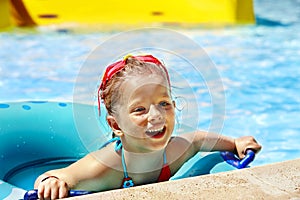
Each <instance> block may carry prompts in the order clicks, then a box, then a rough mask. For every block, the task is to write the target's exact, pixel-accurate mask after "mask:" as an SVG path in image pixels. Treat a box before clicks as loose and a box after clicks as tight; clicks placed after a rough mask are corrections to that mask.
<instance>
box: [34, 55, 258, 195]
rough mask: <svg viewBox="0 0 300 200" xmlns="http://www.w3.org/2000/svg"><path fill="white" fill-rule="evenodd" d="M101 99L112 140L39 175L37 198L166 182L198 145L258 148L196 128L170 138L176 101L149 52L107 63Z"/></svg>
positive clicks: (251, 140) (247, 138) (239, 151)
mask: <svg viewBox="0 0 300 200" xmlns="http://www.w3.org/2000/svg"><path fill="white" fill-rule="evenodd" d="M99 99H101V100H102V101H103V103H104V104H105V106H106V109H107V113H108V114H107V122H108V124H109V126H110V127H111V129H112V131H113V136H114V138H113V140H114V141H113V142H111V143H108V144H107V145H106V146H105V147H103V148H101V149H100V150H98V151H96V152H93V153H90V154H88V155H87V156H85V157H84V158H82V159H80V160H79V161H77V162H76V163H74V164H72V165H70V166H68V167H66V168H63V169H57V170H51V171H48V172H46V173H44V174H42V175H40V176H39V177H38V178H37V180H36V182H35V188H37V189H38V195H39V198H41V199H44V198H47V199H49V198H51V199H56V198H63V197H66V196H67V193H68V190H69V189H78V190H87V191H104V190H110V189H116V188H126V187H131V186H133V185H142V184H147V183H154V182H160V181H166V180H168V179H169V178H170V177H171V176H172V175H173V174H175V173H176V171H177V170H178V169H179V168H180V167H181V166H182V165H183V163H185V162H186V161H187V160H188V159H189V158H191V157H192V156H193V155H195V154H196V153H197V152H198V151H199V150H201V151H232V152H235V153H237V155H238V156H239V157H240V158H243V157H244V156H245V152H246V150H247V149H252V150H254V151H256V152H258V151H259V150H260V149H261V146H260V145H259V144H258V143H257V142H256V141H255V139H254V138H253V137H251V136H245V137H241V138H237V139H232V138H230V137H226V136H223V135H218V134H213V133H206V132H201V131H196V132H193V133H186V134H181V135H180V136H176V137H171V135H172V132H173V129H174V124H175V107H176V105H175V103H174V101H173V100H172V97H171V85H170V79H169V75H168V72H167V70H166V68H165V66H164V65H163V64H162V63H161V62H160V61H159V60H158V59H156V58H155V57H153V56H151V55H145V56H127V57H126V58H125V59H124V60H121V61H119V62H116V63H114V64H112V65H110V66H109V67H107V69H106V71H105V73H104V76H103V79H102V83H101V85H100V88H99ZM99 102H100V100H99Z"/></svg>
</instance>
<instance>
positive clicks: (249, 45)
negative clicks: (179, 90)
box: [0, 0, 300, 165]
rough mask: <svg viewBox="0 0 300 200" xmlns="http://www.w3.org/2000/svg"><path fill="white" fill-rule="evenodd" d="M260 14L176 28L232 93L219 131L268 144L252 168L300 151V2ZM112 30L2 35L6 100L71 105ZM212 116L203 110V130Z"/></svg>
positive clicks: (0, 69) (263, 6) (261, 6)
mask: <svg viewBox="0 0 300 200" xmlns="http://www.w3.org/2000/svg"><path fill="white" fill-rule="evenodd" d="M255 11H256V18H257V24H256V25H247V26H237V27H223V28H211V29H205V28H199V29H192V30H182V29H180V30H178V29H177V30H176V31H178V32H179V33H181V34H184V35H186V36H187V37H189V38H191V39H192V40H194V41H195V42H196V43H197V44H199V45H200V46H201V47H203V49H204V50H205V51H206V52H207V54H208V56H209V57H210V58H211V60H212V61H213V62H214V63H215V65H216V67H217V69H218V72H219V74H220V76H221V79H222V82H223V85H224V91H225V96H226V98H225V103H226V104H225V105H226V107H225V111H226V116H225V123H224V126H223V129H222V130H221V133H222V134H225V135H230V136H233V137H239V136H243V135H253V136H255V138H256V139H257V140H258V141H259V142H260V143H261V144H262V145H263V149H262V151H261V153H260V154H259V156H257V158H256V160H255V162H254V165H262V164H267V163H273V162H278V161H284V160H289V159H293V158H299V155H300V146H299V143H300V137H299V136H300V134H299V133H300V123H299V117H300V106H299V105H300V94H299V90H300V81H299V78H300V70H299V66H300V35H299V32H300V1H299V0H298V1H296V0H286V1H284V2H281V3H277V2H276V3H274V1H271V0H259V1H258V0H257V1H255ZM114 34H116V32H103V33H101V32H97V33H95V32H91V33H73V32H72V31H66V30H64V31H61V30H58V31H54V30H52V29H51V30H49V31H45V30H37V31H32V30H21V29H15V30H13V31H9V32H0V101H1V102H13V101H23V100H51V101H56V100H57V101H67V102H68V101H69V102H71V101H72V100H73V89H74V84H75V81H76V78H77V75H78V73H79V70H80V69H81V67H82V65H83V64H84V62H85V60H86V58H87V57H88V56H89V54H90V52H91V51H93V50H94V49H95V48H96V47H97V46H98V45H99V44H100V43H101V42H104V41H106V40H107V39H108V38H110V37H111V36H112V35H114ZM145 40H147V34H146V33H145ZM138 42H141V43H142V41H138ZM108 51H113V50H112V49H109V50H108ZM189 51H190V52H191V53H193V50H192V49H190V50H189ZM191 75H192V74H191ZM95 84H97V82H95ZM194 91H195V92H196V93H197V92H198V93H201V92H203V91H201V90H199V88H197V87H195V88H194ZM201 95H202V93H201ZM206 95H207V94H206ZM202 105H204V107H205V105H207V104H205V102H204V103H203V104H202ZM207 107H208V108H209V106H207ZM206 112H207V113H206ZM210 114H211V113H210V109H205V108H204V109H203V110H201V116H200V120H201V118H202V119H203V120H202V121H201V122H200V127H207V125H208V124H209V123H210V122H209V121H208V120H207V119H206V118H207V116H209V115H210Z"/></svg>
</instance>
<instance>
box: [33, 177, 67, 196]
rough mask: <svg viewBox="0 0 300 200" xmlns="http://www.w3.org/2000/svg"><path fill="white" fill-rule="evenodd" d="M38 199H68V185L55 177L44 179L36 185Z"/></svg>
mask: <svg viewBox="0 0 300 200" xmlns="http://www.w3.org/2000/svg"><path fill="white" fill-rule="evenodd" d="M38 197H39V199H61V198H65V197H68V185H67V183H66V182H65V181H62V180H60V179H58V178H57V177H55V176H49V177H46V178H44V179H43V180H42V181H41V182H40V184H39V185H38Z"/></svg>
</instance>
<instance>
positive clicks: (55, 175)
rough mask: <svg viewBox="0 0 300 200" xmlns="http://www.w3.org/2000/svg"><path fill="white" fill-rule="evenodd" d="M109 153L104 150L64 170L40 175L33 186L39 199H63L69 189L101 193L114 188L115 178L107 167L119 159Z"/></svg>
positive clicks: (106, 149)
mask: <svg viewBox="0 0 300 200" xmlns="http://www.w3.org/2000/svg"><path fill="white" fill-rule="evenodd" d="M111 152H113V151H110V150H108V148H104V149H103V150H99V151H98V152H94V153H91V154H89V155H87V156H85V157H84V158H82V159H80V160H78V161H77V162H75V163H73V164H71V165H70V166H68V167H66V168H62V169H56V170H51V171H48V172H46V173H44V174H42V175H40V176H39V177H38V178H37V179H36V181H35V184H34V188H36V189H38V196H39V198H41V199H44V198H47V199H50V198H51V199H57V198H64V197H67V195H68V190H69V189H76V190H87V191H101V190H107V189H110V188H112V187H114V185H113V184H114V181H113V180H114V179H116V177H114V176H113V175H112V170H111V168H110V167H109V166H113V165H114V162H115V160H119V159H115V157H116V156H117V155H116V154H115V153H114V152H113V155H112V154H111ZM97 155H100V156H97ZM104 155H105V156H104ZM107 163H108V164H107ZM104 180H106V181H105V182H104ZM107 180H108V181H107ZM118 180H119V179H118ZM109 183H112V184H109Z"/></svg>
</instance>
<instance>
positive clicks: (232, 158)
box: [221, 149, 255, 169]
mask: <svg viewBox="0 0 300 200" xmlns="http://www.w3.org/2000/svg"><path fill="white" fill-rule="evenodd" d="M221 156H222V157H223V159H224V161H226V162H227V163H228V164H230V165H232V166H234V167H235V168H237V169H243V168H246V167H248V165H249V164H250V163H251V162H252V161H253V160H254V158H255V152H254V151H253V150H252V149H247V151H246V156H245V158H243V159H239V158H238V157H237V156H236V155H235V154H234V153H232V152H229V151H224V152H221Z"/></svg>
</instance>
